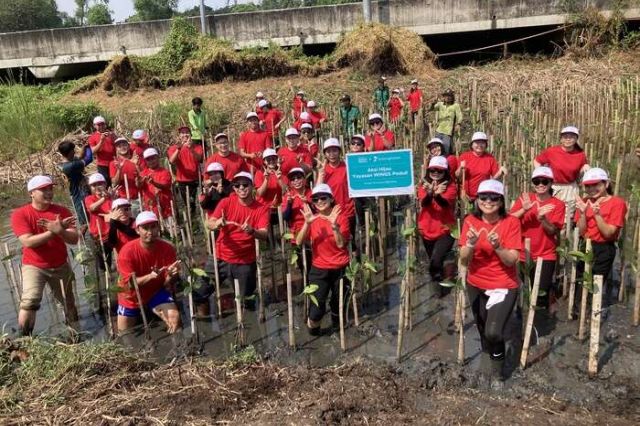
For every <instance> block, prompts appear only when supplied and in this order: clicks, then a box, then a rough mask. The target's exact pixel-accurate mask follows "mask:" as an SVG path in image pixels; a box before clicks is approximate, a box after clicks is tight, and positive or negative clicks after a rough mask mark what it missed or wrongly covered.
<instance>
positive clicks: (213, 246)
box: [211, 231, 222, 318]
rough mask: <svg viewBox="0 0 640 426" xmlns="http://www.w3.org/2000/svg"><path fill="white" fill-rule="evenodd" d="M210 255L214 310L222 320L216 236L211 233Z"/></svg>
mask: <svg viewBox="0 0 640 426" xmlns="http://www.w3.org/2000/svg"><path fill="white" fill-rule="evenodd" d="M211 254H212V256H213V274H214V279H215V283H216V308H217V311H218V312H217V314H218V318H222V301H221V295H220V271H219V269H218V253H217V252H216V236H215V233H214V232H213V231H211Z"/></svg>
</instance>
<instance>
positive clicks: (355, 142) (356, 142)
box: [351, 141, 364, 145]
mask: <svg viewBox="0 0 640 426" xmlns="http://www.w3.org/2000/svg"><path fill="white" fill-rule="evenodd" d="M351 145H364V142H361V141H351Z"/></svg>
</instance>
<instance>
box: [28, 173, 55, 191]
mask: <svg viewBox="0 0 640 426" xmlns="http://www.w3.org/2000/svg"><path fill="white" fill-rule="evenodd" d="M51 185H53V181H52V180H51V178H50V177H49V176H43V175H38V176H34V177H32V178H31V179H29V182H27V191H29V192H31V191H33V190H35V189H41V188H46V187H47V186H51Z"/></svg>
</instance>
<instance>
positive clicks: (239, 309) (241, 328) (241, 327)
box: [233, 279, 245, 347]
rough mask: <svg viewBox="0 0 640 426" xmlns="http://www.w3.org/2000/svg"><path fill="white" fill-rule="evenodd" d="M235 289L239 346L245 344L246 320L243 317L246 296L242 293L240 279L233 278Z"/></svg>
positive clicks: (237, 341)
mask: <svg viewBox="0 0 640 426" xmlns="http://www.w3.org/2000/svg"><path fill="white" fill-rule="evenodd" d="M233 289H234V292H235V300H236V343H237V344H238V346H240V347H242V346H244V345H245V341H244V322H243V318H242V309H243V306H242V303H243V301H244V297H243V296H242V295H240V282H239V281H238V279H234V280H233Z"/></svg>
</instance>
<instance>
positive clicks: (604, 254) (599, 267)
mask: <svg viewBox="0 0 640 426" xmlns="http://www.w3.org/2000/svg"><path fill="white" fill-rule="evenodd" d="M591 247H592V249H593V267H592V269H591V271H592V273H593V276H596V275H602V286H603V288H601V289H598V291H602V297H603V303H604V305H605V306H609V305H610V304H611V303H612V302H613V300H615V297H616V295H613V294H611V293H612V291H613V290H612V288H611V287H612V286H611V281H610V280H609V274H611V270H612V269H613V261H614V260H615V258H616V245H615V243H613V242H608V243H596V242H592V243H591Z"/></svg>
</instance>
